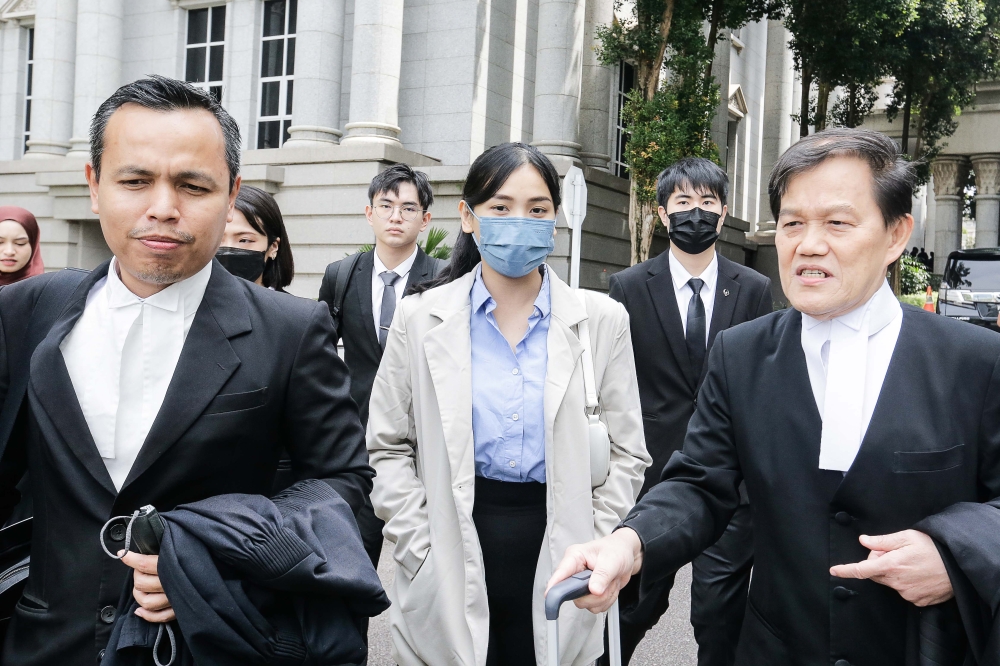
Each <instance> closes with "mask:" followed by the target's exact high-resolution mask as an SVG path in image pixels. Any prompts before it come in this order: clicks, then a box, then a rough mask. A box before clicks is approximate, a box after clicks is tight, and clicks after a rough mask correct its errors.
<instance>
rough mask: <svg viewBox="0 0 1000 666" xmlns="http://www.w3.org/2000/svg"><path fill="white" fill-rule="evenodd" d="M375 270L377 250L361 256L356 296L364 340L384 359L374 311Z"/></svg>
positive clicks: (355, 279)
mask: <svg viewBox="0 0 1000 666" xmlns="http://www.w3.org/2000/svg"><path fill="white" fill-rule="evenodd" d="M374 268H375V250H372V251H371V252H365V253H364V254H363V255H361V258H360V259H359V260H358V263H357V265H356V266H355V267H354V278H353V279H352V280H351V284H353V285H354V294H355V297H356V298H357V299H358V305H359V307H360V308H361V328H362V329H363V330H364V331H365V334H364V338H365V340H367V341H368V344H369V345H371V346H372V349H373V350H374V351H375V353H376V354H377V356H376V358H381V357H382V345H380V344H379V343H378V333H377V332H376V331H375V314H374V312H373V311H372V287H371V283H372V269H374Z"/></svg>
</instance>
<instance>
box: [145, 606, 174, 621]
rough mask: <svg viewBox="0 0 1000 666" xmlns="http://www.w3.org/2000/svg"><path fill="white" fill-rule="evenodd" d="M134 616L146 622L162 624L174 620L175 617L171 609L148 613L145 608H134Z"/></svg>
mask: <svg viewBox="0 0 1000 666" xmlns="http://www.w3.org/2000/svg"><path fill="white" fill-rule="evenodd" d="M135 614H136V615H137V616H139V617H141V618H142V619H143V620H145V621H146V622H154V623H158V624H162V623H164V622H170V621H172V620H176V619H177V616H176V615H174V609H173V608H167V609H166V610H160V611H148V610H146V609H145V608H136V609H135Z"/></svg>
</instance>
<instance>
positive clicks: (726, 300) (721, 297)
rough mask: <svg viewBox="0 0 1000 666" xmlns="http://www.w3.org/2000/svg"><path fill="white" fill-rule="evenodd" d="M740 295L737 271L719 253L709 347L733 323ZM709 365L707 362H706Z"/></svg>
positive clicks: (709, 331) (709, 330)
mask: <svg viewBox="0 0 1000 666" xmlns="http://www.w3.org/2000/svg"><path fill="white" fill-rule="evenodd" d="M739 297H740V283H739V282H737V281H736V271H735V270H734V267H733V265H732V262H730V261H729V260H728V259H726V258H725V257H723V256H722V255H719V279H718V280H717V281H716V284H715V304H714V305H713V306H712V324H711V326H710V327H709V329H708V348H709V349H711V348H712V343H714V342H715V336H716V335H718V334H719V331H724V330H726V329H727V328H729V327H730V326H732V325H733V313H734V312H735V311H736V301H737V299H739ZM705 365H706V367H707V365H708V364H707V363H706V364H705Z"/></svg>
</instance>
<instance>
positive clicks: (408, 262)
mask: <svg viewBox="0 0 1000 666" xmlns="http://www.w3.org/2000/svg"><path fill="white" fill-rule="evenodd" d="M417 249H418V248H416V247H414V248H413V253H412V254H411V255H410V256H409V257H407V258H406V259H404V260H403V261H402V262H401V263H400V264H399V266H396V267H395V268H386V267H385V264H383V263H382V260H381V259H379V256H378V250H372V254H373V255H375V275H381V274H382V273H385V272H386V271H392V272H393V273H395V274H396V275H398V276H399V277H401V278H405V277H406V276H407V275H409V274H410V269H411V268H413V262H414V261H416V260H417Z"/></svg>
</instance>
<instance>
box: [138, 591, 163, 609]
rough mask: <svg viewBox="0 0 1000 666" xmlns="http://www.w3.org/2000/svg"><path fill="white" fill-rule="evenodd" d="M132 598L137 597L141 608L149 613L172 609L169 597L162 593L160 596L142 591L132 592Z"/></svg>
mask: <svg viewBox="0 0 1000 666" xmlns="http://www.w3.org/2000/svg"><path fill="white" fill-rule="evenodd" d="M132 596H133V597H135V600H136V602H137V603H138V604H139V605H140V606H142V607H143V608H145V609H146V610H149V611H160V610H165V609H167V608H170V602H169V601H168V600H167V595H165V594H163V593H162V592H160V593H159V594H146V593H145V592H143V591H142V590H132Z"/></svg>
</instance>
